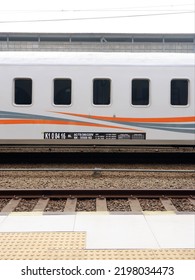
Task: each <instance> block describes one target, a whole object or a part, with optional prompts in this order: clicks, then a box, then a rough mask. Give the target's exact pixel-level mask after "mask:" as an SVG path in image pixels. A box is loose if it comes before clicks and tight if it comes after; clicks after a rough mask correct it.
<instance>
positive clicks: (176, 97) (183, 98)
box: [171, 79, 188, 106]
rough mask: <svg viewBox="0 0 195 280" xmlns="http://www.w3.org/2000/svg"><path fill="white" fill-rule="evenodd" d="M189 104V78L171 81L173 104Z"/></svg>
mask: <svg viewBox="0 0 195 280" xmlns="http://www.w3.org/2000/svg"><path fill="white" fill-rule="evenodd" d="M187 104H188V80H186V79H174V80H172V81H171V105H179V106H185V105H187Z"/></svg>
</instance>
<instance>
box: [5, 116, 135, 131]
mask: <svg viewBox="0 0 195 280" xmlns="http://www.w3.org/2000/svg"><path fill="white" fill-rule="evenodd" d="M0 124H10V125H11V124H12V125H14V124H55V125H77V126H92V127H102V128H116V129H123V130H131V131H132V130H133V131H138V132H140V131H141V130H138V129H134V128H124V127H121V126H115V125H105V124H96V123H87V122H74V121H57V120H36V119H35V120H33V119H30V120H28V119H23V120H13V119H9V120H8V119H6V120H0Z"/></svg>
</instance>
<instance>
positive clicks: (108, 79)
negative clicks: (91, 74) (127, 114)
mask: <svg viewBox="0 0 195 280" xmlns="http://www.w3.org/2000/svg"><path fill="white" fill-rule="evenodd" d="M98 80H99V81H100V80H107V81H109V103H108V104H95V103H94V82H95V81H98ZM92 104H93V106H95V107H100V106H102V107H108V106H111V104H112V79H111V78H102V77H101V78H93V80H92Z"/></svg>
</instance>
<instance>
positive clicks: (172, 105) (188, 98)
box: [169, 78, 190, 108]
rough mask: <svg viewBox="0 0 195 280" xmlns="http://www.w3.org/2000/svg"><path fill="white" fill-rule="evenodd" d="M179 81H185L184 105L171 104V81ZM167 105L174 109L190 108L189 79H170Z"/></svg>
mask: <svg viewBox="0 0 195 280" xmlns="http://www.w3.org/2000/svg"><path fill="white" fill-rule="evenodd" d="M181 80H184V81H187V104H185V105H179V104H171V93H172V85H171V83H172V81H181ZM169 93H170V94H169V104H170V106H171V107H174V108H184V107H189V106H190V79H189V78H172V79H171V80H170V92H169Z"/></svg>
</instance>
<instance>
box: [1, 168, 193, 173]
mask: <svg viewBox="0 0 195 280" xmlns="http://www.w3.org/2000/svg"><path fill="white" fill-rule="evenodd" d="M5 171H6V172H16V171H17V172H25V171H28V172H29V171H30V172H35V171H36V172H40V171H41V172H90V171H91V172H160V173H163V172H164V173H168V172H169V173H174V172H176V173H195V170H193V169H140V168H138V169H135V168H134V169H132V168H0V172H5Z"/></svg>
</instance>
